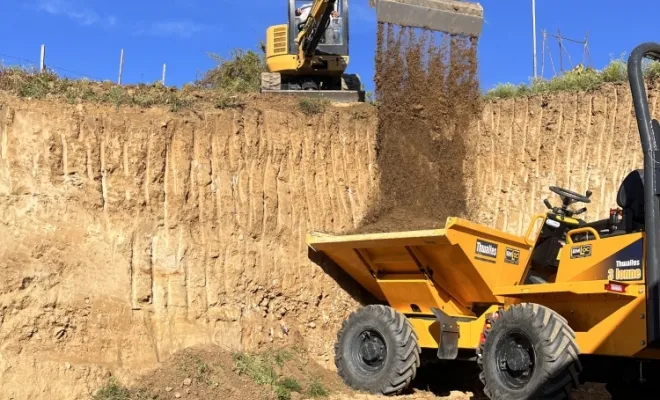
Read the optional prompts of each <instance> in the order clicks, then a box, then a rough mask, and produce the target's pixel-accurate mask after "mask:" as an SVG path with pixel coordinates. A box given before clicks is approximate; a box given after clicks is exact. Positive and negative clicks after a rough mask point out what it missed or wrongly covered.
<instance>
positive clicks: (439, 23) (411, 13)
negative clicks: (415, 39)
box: [369, 0, 484, 37]
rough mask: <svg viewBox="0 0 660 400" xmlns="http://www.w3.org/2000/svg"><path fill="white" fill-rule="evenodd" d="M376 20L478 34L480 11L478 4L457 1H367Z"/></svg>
mask: <svg viewBox="0 0 660 400" xmlns="http://www.w3.org/2000/svg"><path fill="white" fill-rule="evenodd" d="M369 4H370V6H371V7H374V8H375V9H376V16H377V19H378V22H384V23H390V24H395V25H400V26H407V27H414V28H425V29H429V30H432V31H439V32H446V33H450V34H454V35H464V36H471V37H479V36H480V35H481V29H482V26H483V20H484V11H483V8H482V7H481V5H480V4H479V3H468V2H465V1H458V0H369Z"/></svg>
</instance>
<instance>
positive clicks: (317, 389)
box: [307, 380, 328, 399]
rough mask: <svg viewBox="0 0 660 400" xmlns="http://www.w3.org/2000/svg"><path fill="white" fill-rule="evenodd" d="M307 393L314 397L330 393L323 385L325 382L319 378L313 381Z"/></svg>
mask: <svg viewBox="0 0 660 400" xmlns="http://www.w3.org/2000/svg"><path fill="white" fill-rule="evenodd" d="M307 394H308V395H309V396H310V397H312V398H315V399H316V398H319V397H326V396H327V395H328V389H326V388H325V386H323V384H322V383H321V382H319V381H317V380H314V381H312V383H311V384H310V385H309V389H308V390H307Z"/></svg>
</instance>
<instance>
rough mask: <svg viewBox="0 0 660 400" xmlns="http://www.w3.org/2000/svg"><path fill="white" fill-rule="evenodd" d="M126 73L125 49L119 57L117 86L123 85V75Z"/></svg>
mask: <svg viewBox="0 0 660 400" xmlns="http://www.w3.org/2000/svg"><path fill="white" fill-rule="evenodd" d="M123 72H124V49H121V54H120V55H119V79H118V80H117V84H118V85H121V75H122V73H123Z"/></svg>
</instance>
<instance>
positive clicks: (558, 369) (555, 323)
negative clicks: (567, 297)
mask: <svg viewBox="0 0 660 400" xmlns="http://www.w3.org/2000/svg"><path fill="white" fill-rule="evenodd" d="M489 322H490V327H487V328H486V329H485V330H484V340H482V342H481V344H480V346H479V348H478V349H477V363H478V364H479V367H480V368H481V374H480V379H481V381H482V383H483V384H484V393H485V394H486V395H487V396H488V398H490V399H491V400H500V399H506V400H514V399H570V398H571V392H572V390H573V389H574V388H577V386H578V385H579V381H578V375H579V374H580V372H582V365H581V363H580V360H579V354H580V351H579V349H578V347H577V345H576V343H575V332H573V330H572V329H571V328H570V326H568V323H567V322H566V320H565V319H564V318H563V317H562V316H561V315H559V314H557V313H556V312H554V311H552V310H551V309H549V308H547V307H543V306H540V305H538V304H518V305H513V306H511V307H508V308H506V309H500V311H499V312H497V313H495V314H494V315H492V316H490V317H489ZM511 344H513V346H510V345H511ZM519 346H520V347H519ZM513 347H517V348H516V349H515V350H512V351H511V350H510V351H507V350H506V349H510V348H513ZM525 347H528V348H529V350H528V351H521V350H522V349H524V348H525ZM525 354H527V355H525ZM516 361H518V365H517V366H516V365H515V364H516ZM525 365H528V366H529V365H531V368H529V369H528V370H527V371H522V372H521V370H523V369H524V368H525V367H524V366H525ZM500 366H501V368H500ZM516 369H517V370H518V371H514V370H516Z"/></svg>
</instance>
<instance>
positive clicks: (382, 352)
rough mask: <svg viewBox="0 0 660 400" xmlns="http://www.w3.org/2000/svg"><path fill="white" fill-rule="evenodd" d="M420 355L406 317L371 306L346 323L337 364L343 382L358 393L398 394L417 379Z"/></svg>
mask: <svg viewBox="0 0 660 400" xmlns="http://www.w3.org/2000/svg"><path fill="white" fill-rule="evenodd" d="M420 352H421V351H420V348H419V344H418V343H417V335H416V334H415V331H414V330H413V327H412V325H411V324H410V321H408V319H407V318H406V317H405V316H404V315H403V314H401V313H399V312H397V311H395V310H394V309H392V308H391V307H387V306H382V305H370V306H366V307H363V308H361V309H359V310H357V311H355V312H353V313H352V314H351V315H350V316H349V317H348V319H347V320H345V321H344V322H343V324H342V327H341V329H340V330H339V333H338V334H337V342H336V344H335V365H336V366H337V372H338V373H339V376H340V377H341V378H342V379H343V380H344V383H346V385H348V386H349V387H351V388H353V389H355V390H359V391H364V392H368V393H372V394H379V395H388V396H389V395H398V394H401V393H403V392H404V391H405V390H406V389H407V388H408V387H409V386H410V383H411V382H412V381H413V380H414V379H415V376H416V375H417V368H418V367H419V365H420ZM367 359H368V360H367Z"/></svg>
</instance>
